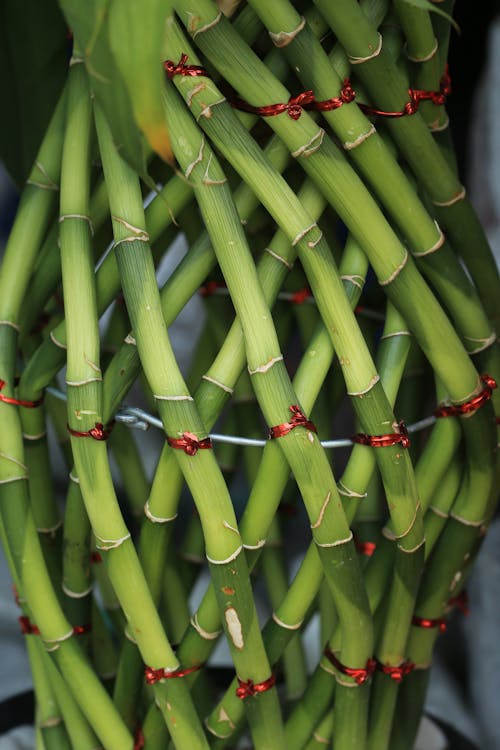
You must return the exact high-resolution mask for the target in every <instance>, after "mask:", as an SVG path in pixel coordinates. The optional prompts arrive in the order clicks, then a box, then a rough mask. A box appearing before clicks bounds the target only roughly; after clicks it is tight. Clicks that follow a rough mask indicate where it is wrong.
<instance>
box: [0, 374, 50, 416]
mask: <svg viewBox="0 0 500 750" xmlns="http://www.w3.org/2000/svg"><path fill="white" fill-rule="evenodd" d="M5 385H7V383H6V382H5V380H1V379H0V391H1V390H2V389H3V387H4V386H5ZM0 401H3V402H4V404H13V405H14V406H24V407H26V409H35V408H36V407H37V406H40V404H41V403H42V402H43V396H42V397H41V398H38V399H37V400H36V401H24V400H23V399H20V398H13V397H12V396H5V395H4V394H3V393H0Z"/></svg>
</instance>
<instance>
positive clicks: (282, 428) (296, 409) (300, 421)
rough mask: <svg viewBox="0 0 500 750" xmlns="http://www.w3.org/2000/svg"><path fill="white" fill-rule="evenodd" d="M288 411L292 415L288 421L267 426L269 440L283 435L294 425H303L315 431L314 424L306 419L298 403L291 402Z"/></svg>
mask: <svg viewBox="0 0 500 750" xmlns="http://www.w3.org/2000/svg"><path fill="white" fill-rule="evenodd" d="M290 411H291V412H292V417H291V419H290V421H289V422H283V424H278V425H276V426H275V427H270V428H269V435H268V438H269V440H272V439H273V438H279V437H283V435H287V434H288V433H289V432H290V431H291V430H293V429H295V427H305V428H306V429H307V430H310V431H311V432H317V430H316V427H315V426H314V424H313V423H312V422H311V421H310V420H309V419H307V417H306V416H305V414H303V412H302V410H301V408H300V406H299V405H298V404H292V406H290Z"/></svg>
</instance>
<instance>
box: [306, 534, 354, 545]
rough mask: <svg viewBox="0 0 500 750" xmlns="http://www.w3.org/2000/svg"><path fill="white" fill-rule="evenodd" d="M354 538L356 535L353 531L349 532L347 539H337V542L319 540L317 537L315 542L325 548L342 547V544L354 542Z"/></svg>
mask: <svg viewBox="0 0 500 750" xmlns="http://www.w3.org/2000/svg"><path fill="white" fill-rule="evenodd" d="M353 538H354V535H353V533H352V531H350V532H349V536H346V538H345V539H337V540H336V541H335V542H318V540H317V539H315V540H314V543H315V544H316V546H317V547H322V548H324V549H330V548H331V547H340V546H342V544H349V542H352V540H353Z"/></svg>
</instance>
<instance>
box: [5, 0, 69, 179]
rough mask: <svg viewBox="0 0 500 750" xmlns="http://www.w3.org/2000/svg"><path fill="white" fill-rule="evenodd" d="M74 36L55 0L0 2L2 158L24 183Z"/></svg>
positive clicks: (12, 172) (59, 83) (50, 112)
mask: <svg viewBox="0 0 500 750" xmlns="http://www.w3.org/2000/svg"><path fill="white" fill-rule="evenodd" d="M69 49H70V42H69V40H68V36H67V27H66V24H65V21H64V18H63V16H62V14H61V11H60V10H59V7H58V4H57V0H44V2H40V0H23V2H19V0H2V2H1V3H0V97H1V101H2V102H3V108H2V123H1V126H0V158H2V159H3V161H4V163H5V165H6V167H7V169H8V171H9V172H10V174H11V175H12V177H13V178H14V180H15V181H16V182H17V183H18V185H21V184H22V183H23V182H24V181H25V180H26V179H27V177H28V174H29V172H30V169H31V166H32V164H33V161H34V160H35V157H36V154H37V151H38V147H39V145H40V142H41V140H42V137H43V135H44V133H45V129H46V127H47V125H48V123H49V120H50V117H51V116H52V114H53V112H54V109H55V106H56V102H57V100H58V98H59V96H60V93H61V91H62V88H63V85H64V81H65V78H66V72H67V68H68V55H69Z"/></svg>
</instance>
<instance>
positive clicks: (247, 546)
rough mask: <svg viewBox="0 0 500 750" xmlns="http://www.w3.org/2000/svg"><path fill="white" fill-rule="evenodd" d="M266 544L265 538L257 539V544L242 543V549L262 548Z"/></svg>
mask: <svg viewBox="0 0 500 750" xmlns="http://www.w3.org/2000/svg"><path fill="white" fill-rule="evenodd" d="M265 544H266V540H265V539H259V541H258V542H257V544H243V547H244V549H262V547H264V546H265Z"/></svg>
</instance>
